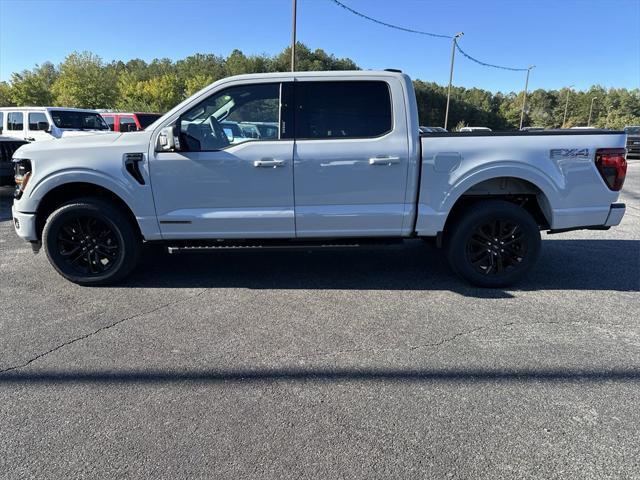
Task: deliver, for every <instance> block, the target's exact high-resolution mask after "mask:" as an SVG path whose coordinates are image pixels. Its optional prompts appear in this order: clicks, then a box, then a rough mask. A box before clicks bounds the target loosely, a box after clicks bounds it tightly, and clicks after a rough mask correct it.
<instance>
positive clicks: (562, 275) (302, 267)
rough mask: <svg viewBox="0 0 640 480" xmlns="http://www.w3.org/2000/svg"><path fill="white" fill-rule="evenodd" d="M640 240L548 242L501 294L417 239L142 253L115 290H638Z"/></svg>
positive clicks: (474, 293)
mask: <svg viewBox="0 0 640 480" xmlns="http://www.w3.org/2000/svg"><path fill="white" fill-rule="evenodd" d="M639 272H640V241H638V240H549V241H544V242H543V249H542V253H541V256H540V260H539V262H538V265H537V266H536V268H535V269H534V270H533V271H532V272H531V273H530V275H529V276H528V277H527V278H525V279H524V280H523V281H522V282H520V283H519V284H518V285H516V286H515V287H513V288H508V289H504V290H503V289H482V288H474V287H471V286H469V285H467V284H465V283H464V282H462V281H461V280H459V279H458V278H457V277H456V276H455V275H454V274H453V273H452V271H451V270H450V268H449V266H448V264H447V261H446V259H445V258H444V252H443V251H442V250H439V249H436V248H434V247H430V246H427V245H425V244H424V243H423V242H421V241H409V242H406V243H405V245H398V246H393V247H387V248H362V249H345V250H333V251H327V250H322V251H319V250H310V251H272V250H271V251H270V250H267V251H237V252H236V251H233V252H228V251H227V252H215V253H179V254H174V255H168V254H166V253H160V254H158V253H156V254H154V255H146V256H145V258H144V259H143V261H142V263H141V265H140V266H139V267H138V269H137V270H136V272H135V273H134V275H133V276H132V277H130V278H129V280H128V281H126V282H125V283H124V284H121V285H118V287H122V286H125V287H132V288H250V289H275V290H277V289H330V290H333V289H336V290H337V289H340V290H451V291H455V292H456V293H459V294H461V295H465V296H471V297H480V298H511V297H512V296H513V295H512V294H511V293H509V292H514V291H534V290H613V291H623V292H624V291H639V290H640V273H639Z"/></svg>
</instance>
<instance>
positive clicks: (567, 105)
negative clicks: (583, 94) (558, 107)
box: [562, 85, 573, 128]
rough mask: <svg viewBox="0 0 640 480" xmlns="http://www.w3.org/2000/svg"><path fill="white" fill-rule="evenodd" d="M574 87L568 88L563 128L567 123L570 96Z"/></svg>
mask: <svg viewBox="0 0 640 480" xmlns="http://www.w3.org/2000/svg"><path fill="white" fill-rule="evenodd" d="M572 87H573V85H569V86H568V87H567V101H566V102H564V117H562V128H564V126H565V125H566V123H567V111H568V110H569V94H570V93H571V88H572Z"/></svg>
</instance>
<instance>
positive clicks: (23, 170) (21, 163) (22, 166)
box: [12, 158, 31, 199]
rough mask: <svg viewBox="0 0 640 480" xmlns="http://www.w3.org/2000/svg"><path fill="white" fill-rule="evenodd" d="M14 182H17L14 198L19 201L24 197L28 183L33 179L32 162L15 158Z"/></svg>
mask: <svg viewBox="0 0 640 480" xmlns="http://www.w3.org/2000/svg"><path fill="white" fill-rule="evenodd" d="M12 161H13V170H14V172H15V174H14V177H13V178H14V180H15V181H16V191H15V193H14V197H15V198H17V199H19V198H20V197H21V196H22V193H23V192H24V190H25V188H27V183H29V179H30V178H31V160H27V159H26V158H14V159H13V160H12Z"/></svg>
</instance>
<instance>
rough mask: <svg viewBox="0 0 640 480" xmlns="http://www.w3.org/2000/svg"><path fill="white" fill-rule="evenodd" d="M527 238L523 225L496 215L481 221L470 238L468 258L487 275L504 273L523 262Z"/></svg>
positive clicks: (478, 269)
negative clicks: (493, 217)
mask: <svg viewBox="0 0 640 480" xmlns="http://www.w3.org/2000/svg"><path fill="white" fill-rule="evenodd" d="M526 253H527V238H526V235H525V233H524V232H523V231H522V228H521V227H520V225H518V224H517V223H515V222H514V221H513V220H510V219H508V218H495V219H492V220H489V221H487V222H486V223H483V224H481V225H478V226H477V227H476V228H475V229H474V230H473V232H472V233H471V235H470V236H469V239H468V241H467V258H468V260H469V262H470V263H471V265H472V266H473V268H474V269H475V270H476V271H477V272H479V273H481V274H483V275H504V274H506V273H507V272H509V271H511V270H512V269H514V268H518V265H519V264H521V263H522V261H523V259H524V257H525V255H526Z"/></svg>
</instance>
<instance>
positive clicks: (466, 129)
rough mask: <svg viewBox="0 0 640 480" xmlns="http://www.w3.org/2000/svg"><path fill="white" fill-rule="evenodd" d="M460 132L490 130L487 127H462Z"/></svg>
mask: <svg viewBox="0 0 640 480" xmlns="http://www.w3.org/2000/svg"><path fill="white" fill-rule="evenodd" d="M459 131H460V132H490V131H491V129H490V128H489V127H462V128H461V129H460V130H459Z"/></svg>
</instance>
